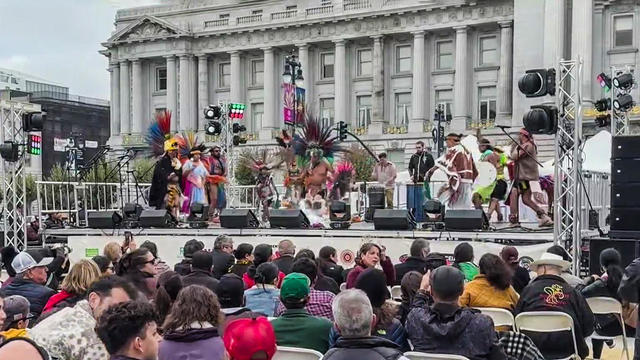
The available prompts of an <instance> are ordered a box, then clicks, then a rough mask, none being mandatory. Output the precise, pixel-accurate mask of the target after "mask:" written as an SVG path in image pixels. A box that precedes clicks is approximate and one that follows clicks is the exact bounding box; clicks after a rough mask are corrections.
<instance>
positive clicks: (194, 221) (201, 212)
mask: <svg viewBox="0 0 640 360" xmlns="http://www.w3.org/2000/svg"><path fill="white" fill-rule="evenodd" d="M208 217H209V205H204V204H197V203H196V204H191V206H190V208H189V217H187V222H188V223H189V227H190V228H197V229H201V228H206V227H207V226H208V224H207V219H208Z"/></svg>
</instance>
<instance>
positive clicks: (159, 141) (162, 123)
mask: <svg viewBox="0 0 640 360" xmlns="http://www.w3.org/2000/svg"><path fill="white" fill-rule="evenodd" d="M144 139H145V141H146V142H147V144H148V145H149V146H150V147H151V152H152V153H153V155H155V156H161V155H162V154H164V153H165V151H169V150H178V145H177V142H176V141H175V139H174V138H173V136H172V135H171V111H167V110H165V111H162V112H160V113H158V114H157V115H156V119H155V121H154V122H153V123H152V124H151V125H149V129H147V134H146V135H145V137H144Z"/></svg>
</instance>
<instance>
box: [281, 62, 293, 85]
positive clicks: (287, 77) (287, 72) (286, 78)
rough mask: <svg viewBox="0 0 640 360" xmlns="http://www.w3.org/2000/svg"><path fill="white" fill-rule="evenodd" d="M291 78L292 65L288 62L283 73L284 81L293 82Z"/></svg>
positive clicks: (286, 82)
mask: <svg viewBox="0 0 640 360" xmlns="http://www.w3.org/2000/svg"><path fill="white" fill-rule="evenodd" d="M291 78H292V75H291V67H290V66H289V65H288V64H286V65H285V66H284V73H282V81H283V82H284V83H285V84H291Z"/></svg>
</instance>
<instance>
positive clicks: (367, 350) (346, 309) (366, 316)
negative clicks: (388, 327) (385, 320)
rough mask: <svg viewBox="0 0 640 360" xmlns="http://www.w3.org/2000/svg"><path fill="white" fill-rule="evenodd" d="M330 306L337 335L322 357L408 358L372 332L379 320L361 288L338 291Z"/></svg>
mask: <svg viewBox="0 0 640 360" xmlns="http://www.w3.org/2000/svg"><path fill="white" fill-rule="evenodd" d="M332 307H333V317H334V319H335V328H336V329H337V331H338V332H339V333H340V337H339V338H338V340H337V341H336V343H335V345H334V346H333V347H332V348H331V349H329V351H327V353H326V354H325V355H324V357H323V359H324V360H343V359H349V360H351V359H353V360H355V359H367V360H408V358H406V357H405V356H404V355H403V354H402V351H401V350H400V347H399V346H398V344H396V343H394V342H393V341H391V340H387V339H385V338H383V337H379V336H372V335H371V333H372V332H373V326H374V325H375V324H376V322H377V321H378V319H377V318H376V315H375V314H374V313H373V308H372V307H371V302H370V301H369V298H368V297H367V295H366V294H365V293H364V292H363V291H362V290H358V289H351V290H345V291H343V292H341V293H340V294H338V296H336V298H335V299H334V301H333V305H332Z"/></svg>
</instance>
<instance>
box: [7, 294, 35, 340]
mask: <svg viewBox="0 0 640 360" xmlns="http://www.w3.org/2000/svg"><path fill="white" fill-rule="evenodd" d="M29 306H30V304H29V300H27V298H25V297H24V296H20V295H12V296H7V297H6V298H5V299H4V312H5V314H6V316H7V317H6V320H5V321H4V326H3V327H2V331H1V332H0V342H4V341H7V340H9V339H13V338H14V337H27V327H28V326H29V319H31V318H32V316H31V314H30V313H29Z"/></svg>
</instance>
